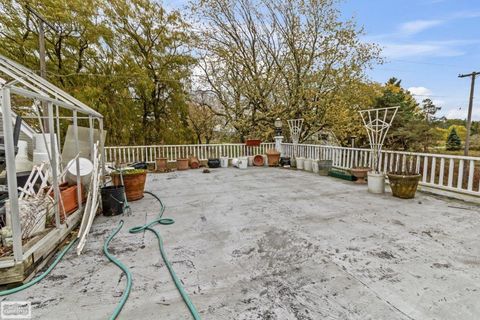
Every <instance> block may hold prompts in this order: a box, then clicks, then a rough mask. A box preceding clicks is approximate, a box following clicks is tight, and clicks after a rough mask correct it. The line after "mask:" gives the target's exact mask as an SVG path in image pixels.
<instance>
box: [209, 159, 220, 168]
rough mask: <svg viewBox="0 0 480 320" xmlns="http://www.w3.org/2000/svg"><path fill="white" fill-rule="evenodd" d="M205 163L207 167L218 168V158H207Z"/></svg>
mask: <svg viewBox="0 0 480 320" xmlns="http://www.w3.org/2000/svg"><path fill="white" fill-rule="evenodd" d="M207 165H208V167H209V168H220V159H217V158H215V159H208V162H207Z"/></svg>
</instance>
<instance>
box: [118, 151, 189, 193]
mask: <svg viewBox="0 0 480 320" xmlns="http://www.w3.org/2000/svg"><path fill="white" fill-rule="evenodd" d="M187 166H188V160H187ZM146 180H147V171H146V170H131V171H125V172H123V184H124V186H125V193H126V195H127V200H128V201H135V200H140V199H142V198H143V190H144V189H145V181H146ZM112 181H113V184H114V185H115V186H121V185H122V183H121V180H120V174H118V173H114V174H112Z"/></svg>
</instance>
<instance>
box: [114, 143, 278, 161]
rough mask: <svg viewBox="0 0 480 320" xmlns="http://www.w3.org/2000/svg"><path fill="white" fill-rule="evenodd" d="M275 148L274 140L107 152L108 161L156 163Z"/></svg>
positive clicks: (116, 147) (231, 155)
mask: <svg viewBox="0 0 480 320" xmlns="http://www.w3.org/2000/svg"><path fill="white" fill-rule="evenodd" d="M274 148H275V143H273V142H267V143H262V144H260V146H258V147H247V146H246V145H245V144H244V143H228V144H184V145H152V146H115V147H105V154H106V159H107V162H116V163H133V162H147V163H154V162H155V159H156V158H167V159H168V161H175V160H176V159H180V158H188V157H189V156H196V157H198V158H199V159H200V160H206V159H209V158H219V157H229V158H238V157H243V156H248V155H256V154H265V153H266V151H267V150H268V149H274Z"/></svg>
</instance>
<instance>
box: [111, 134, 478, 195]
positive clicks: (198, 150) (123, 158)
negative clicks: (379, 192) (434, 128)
mask: <svg viewBox="0 0 480 320" xmlns="http://www.w3.org/2000/svg"><path fill="white" fill-rule="evenodd" d="M273 148H275V143H273V142H267V143H262V144H261V145H260V146H259V147H247V146H246V145H245V144H242V143H227V144H187V145H151V146H110V147H105V153H106V158H107V161H108V162H117V163H132V162H147V163H153V162H155V159H156V158H167V159H168V160H169V161H175V160H176V159H178V158H187V157H189V156H191V155H192V156H196V157H198V158H199V159H200V160H206V159H208V158H219V157H222V156H223V157H228V158H237V157H242V156H248V155H256V154H265V153H266V151H267V150H268V149H273ZM282 152H283V154H284V155H286V156H297V157H306V158H312V159H321V160H332V161H333V166H334V167H336V168H340V169H351V168H352V167H371V163H372V152H371V150H370V149H362V148H346V147H337V146H325V145H314V144H297V145H295V144H292V143H283V144H282ZM379 166H380V170H381V171H383V172H384V173H387V172H392V171H397V172H399V171H400V172H404V171H411V172H416V173H419V174H421V175H422V178H421V181H420V184H421V185H425V186H429V187H434V188H438V189H443V190H447V191H455V192H460V193H464V194H470V195H475V196H480V157H465V156H456V155H446V154H430V153H418V152H405V151H392V150H383V151H382V152H381V154H380V159H379Z"/></svg>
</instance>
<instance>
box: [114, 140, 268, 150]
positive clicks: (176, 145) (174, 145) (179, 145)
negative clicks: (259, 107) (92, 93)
mask: <svg viewBox="0 0 480 320" xmlns="http://www.w3.org/2000/svg"><path fill="white" fill-rule="evenodd" d="M274 144H275V142H262V143H261V145H274ZM215 146H246V144H245V143H209V144H206V143H202V144H151V145H133V146H131V145H130V146H105V148H107V149H114V148H152V147H160V148H162V147H215Z"/></svg>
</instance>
